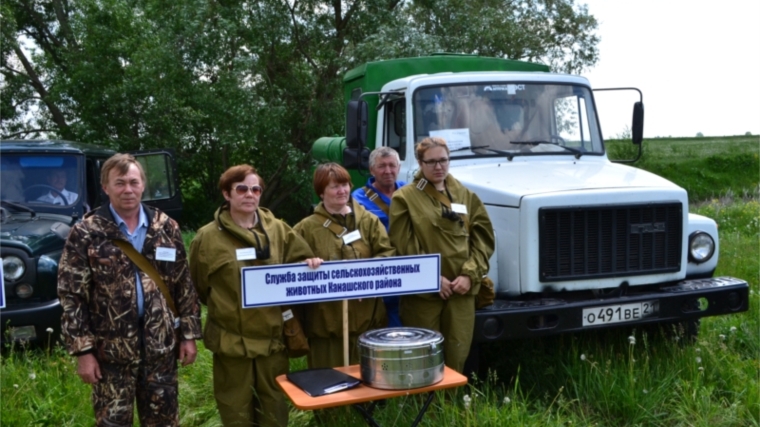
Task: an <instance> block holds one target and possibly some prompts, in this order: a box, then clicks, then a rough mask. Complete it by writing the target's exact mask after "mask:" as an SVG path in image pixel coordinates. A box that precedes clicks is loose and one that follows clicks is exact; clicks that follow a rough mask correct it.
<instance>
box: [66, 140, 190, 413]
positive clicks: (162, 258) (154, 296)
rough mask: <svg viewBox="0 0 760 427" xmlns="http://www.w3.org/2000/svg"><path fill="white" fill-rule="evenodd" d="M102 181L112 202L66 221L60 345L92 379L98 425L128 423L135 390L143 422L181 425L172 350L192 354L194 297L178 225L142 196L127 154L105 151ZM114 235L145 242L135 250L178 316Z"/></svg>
mask: <svg viewBox="0 0 760 427" xmlns="http://www.w3.org/2000/svg"><path fill="white" fill-rule="evenodd" d="M101 183H102V185H103V190H104V191H105V192H106V194H108V196H109V201H110V203H109V204H107V205H104V206H101V207H100V208H98V209H96V210H94V211H92V212H90V213H88V214H87V215H85V217H84V219H83V221H82V222H80V223H78V224H76V225H75V226H74V227H73V228H72V230H71V233H70V234H69V237H68V239H67V241H66V245H65V247H64V250H63V254H62V256H61V263H60V268H59V272H58V295H59V297H60V299H61V304H62V306H63V317H62V331H63V336H64V338H65V341H66V346H67V349H68V351H69V353H70V354H72V355H74V356H77V357H78V369H77V374H78V375H79V376H80V377H81V378H82V380H83V381H84V382H86V383H90V384H92V385H93V388H92V401H93V406H94V409H95V418H96V422H97V424H98V425H107V426H116V425H118V426H121V425H129V426H131V425H132V418H133V403H134V401H135V399H137V409H138V414H139V417H140V423H141V424H142V425H162V426H163V425H179V415H178V405H177V358H178V357H179V359H180V360H181V361H182V363H183V365H187V364H190V363H193V362H194V361H195V356H196V347H195V340H196V339H198V338H200V337H201V333H200V305H199V301H198V295H197V294H196V292H195V288H194V287H193V284H192V281H191V279H190V274H189V270H188V265H187V258H186V252H185V248H184V244H183V242H182V236H181V234H180V229H179V226H178V225H177V223H176V222H175V221H174V220H172V219H171V218H169V217H168V216H167V215H166V214H165V213H163V212H161V211H159V210H155V209H152V208H150V207H148V206H145V205H143V204H142V203H141V202H140V200H141V196H142V192H143V190H144V183H145V174H144V172H143V171H142V168H141V166H140V164H139V163H138V162H137V161H135V159H134V157H132V156H129V155H124V154H117V155H115V156H114V157H112V158H111V159H109V160H108V161H107V162H106V163H105V164H104V165H103V169H102V177H101ZM141 228H142V230H141ZM140 232H142V233H143V234H142V235H140ZM135 236H139V237H140V239H139V240H142V241H141V242H140V243H141V244H136V243H135V240H134V239H135ZM115 240H122V241H126V242H128V243H131V244H133V246H134V245H137V248H139V246H142V248H141V249H142V250H141V251H140V250H138V252H140V253H141V254H142V255H143V256H144V257H145V258H146V259H147V260H148V262H150V263H151V264H152V265H153V267H154V268H155V270H156V271H158V273H159V275H160V276H161V278H162V280H163V281H164V283H165V284H166V287H167V288H168V289H169V292H170V293H171V295H172V298H173V300H174V305H175V307H176V309H177V311H178V315H179V317H178V318H176V319H175V317H174V315H173V313H172V311H171V310H170V309H169V305H168V304H167V301H166V299H165V298H164V296H163V295H162V293H161V291H160V289H159V288H158V285H157V284H156V283H155V282H154V281H153V279H151V278H150V276H149V275H148V274H146V273H145V272H143V271H141V270H140V269H139V268H138V267H137V266H136V265H135V264H134V263H133V262H132V261H131V260H130V259H129V257H128V256H127V255H126V254H125V253H124V252H122V250H121V249H120V248H119V247H117V246H116V245H115V244H114V241H115ZM159 249H160V251H159ZM138 279H139V280H138ZM138 286H139V288H138ZM140 297H142V298H140Z"/></svg>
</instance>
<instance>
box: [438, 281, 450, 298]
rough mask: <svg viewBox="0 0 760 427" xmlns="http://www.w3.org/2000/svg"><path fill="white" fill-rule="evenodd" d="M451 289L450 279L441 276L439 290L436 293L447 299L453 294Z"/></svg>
mask: <svg viewBox="0 0 760 427" xmlns="http://www.w3.org/2000/svg"><path fill="white" fill-rule="evenodd" d="M453 293H454V292H453V290H452V289H451V281H449V279H447V278H445V277H443V276H441V290H440V291H439V292H438V294H439V295H440V296H441V298H443V299H449V297H450V296H451V295H452V294H453Z"/></svg>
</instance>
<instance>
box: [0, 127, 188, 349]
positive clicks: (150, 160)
mask: <svg viewBox="0 0 760 427" xmlns="http://www.w3.org/2000/svg"><path fill="white" fill-rule="evenodd" d="M115 153H116V152H115V151H113V150H111V149H108V148H104V147H100V146H96V145H90V144H83V143H76V142H69V141H56V140H40V141H27V140H19V141H1V142H0V257H2V266H3V269H2V287H3V294H2V296H3V298H2V304H0V307H2V308H0V322H2V334H1V335H0V340H2V342H9V341H21V340H23V341H27V342H29V343H31V344H47V343H48V342H55V341H57V340H58V337H59V335H60V329H61V313H62V310H61V305H60V302H59V301H58V294H57V275H58V262H59V260H60V257H61V254H62V252H63V245H64V243H65V241H66V238H67V237H68V234H69V231H70V230H71V227H72V226H73V225H74V224H75V223H76V222H78V221H80V220H81V219H82V217H83V216H84V214H85V213H87V212H88V211H89V210H91V209H94V208H96V207H98V206H100V205H101V204H103V203H108V197H107V196H106V195H105V193H103V192H102V189H101V185H100V167H101V165H102V164H103V163H104V162H105V161H106V160H107V159H108V158H109V157H111V156H112V155H113V154H115ZM131 154H133V155H134V156H135V157H136V158H137V160H138V161H139V162H140V163H141V164H142V166H143V169H144V170H145V173H146V176H147V182H146V185H145V187H146V188H145V193H144V194H143V202H144V203H146V204H150V205H152V206H154V207H157V208H159V209H161V210H164V211H165V212H167V214H169V215H170V216H172V217H174V218H175V219H178V218H179V216H180V214H181V212H182V200H181V194H180V192H179V186H178V181H177V172H176V166H175V164H174V160H173V155H172V153H171V152H169V151H163V150H152V151H141V152H134V153H131ZM51 330H52V332H49V331H51Z"/></svg>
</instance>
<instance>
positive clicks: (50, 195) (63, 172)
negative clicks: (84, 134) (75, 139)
mask: <svg viewBox="0 0 760 427" xmlns="http://www.w3.org/2000/svg"><path fill="white" fill-rule="evenodd" d="M81 163H82V161H81V156H76V155H61V154H58V155H43V154H28V153H24V154H15V153H7V152H6V153H3V156H2V159H0V200H5V201H8V202H14V203H17V204H18V203H20V204H24V205H29V206H33V207H34V209H35V210H37V209H38V208H45V207H51V208H56V207H64V206H71V205H73V204H75V203H77V201H78V200H79V198H80V195H81V194H83V192H82V190H81V189H80V188H79V186H80V185H81V182H80V176H81V174H80V173H79V171H80V169H81V168H82V164H81Z"/></svg>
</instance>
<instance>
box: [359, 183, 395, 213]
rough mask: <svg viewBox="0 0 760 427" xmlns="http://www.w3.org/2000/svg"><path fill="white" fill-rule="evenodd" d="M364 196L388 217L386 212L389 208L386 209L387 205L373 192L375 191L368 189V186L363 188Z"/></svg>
mask: <svg viewBox="0 0 760 427" xmlns="http://www.w3.org/2000/svg"><path fill="white" fill-rule="evenodd" d="M364 194H365V195H366V196H367V198H368V199H369V200H370V201H371V202H372V203H374V204H376V205H377V207H378V208H380V210H381V211H383V212H385V215H388V211H389V210H390V208H389V207H388V204H387V203H385V200H383V198H382V197H380V195H379V194H377V193H376V192H375V190H373V189H371V188H369V186H367V185H365V186H364Z"/></svg>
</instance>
